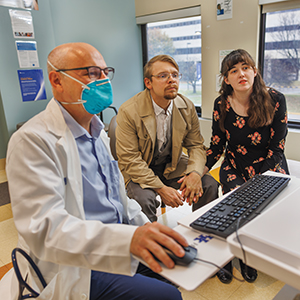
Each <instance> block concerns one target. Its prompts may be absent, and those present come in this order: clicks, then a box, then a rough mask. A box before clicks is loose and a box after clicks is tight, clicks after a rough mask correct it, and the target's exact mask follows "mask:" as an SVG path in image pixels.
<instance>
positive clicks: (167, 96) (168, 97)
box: [164, 90, 178, 100]
mask: <svg viewBox="0 0 300 300" xmlns="http://www.w3.org/2000/svg"><path fill="white" fill-rule="evenodd" d="M177 93H178V91H177V90H176V92H169V93H166V94H165V95H164V98H165V99H166V100H172V99H174V98H176V97H177Z"/></svg>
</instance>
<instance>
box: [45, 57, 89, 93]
mask: <svg viewBox="0 0 300 300" xmlns="http://www.w3.org/2000/svg"><path fill="white" fill-rule="evenodd" d="M47 63H48V64H49V65H50V66H51V67H52V68H53V69H54V70H55V71H57V70H58V69H57V68H55V67H54V66H53V65H52V64H51V62H50V61H49V60H47ZM60 73H63V74H64V75H65V76H67V77H69V78H71V79H73V80H75V81H77V82H78V83H80V84H81V85H82V88H83V89H88V90H90V87H88V86H87V85H86V84H84V83H82V82H81V81H80V80H78V79H76V78H74V77H72V76H71V75H69V74H67V73H65V72H64V71H60Z"/></svg>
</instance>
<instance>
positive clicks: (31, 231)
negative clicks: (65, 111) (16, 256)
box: [6, 99, 149, 300]
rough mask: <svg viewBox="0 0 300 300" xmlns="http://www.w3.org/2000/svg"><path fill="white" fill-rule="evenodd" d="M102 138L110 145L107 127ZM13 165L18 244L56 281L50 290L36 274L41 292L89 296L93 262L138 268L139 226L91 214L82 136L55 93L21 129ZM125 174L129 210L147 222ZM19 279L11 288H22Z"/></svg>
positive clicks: (128, 270)
mask: <svg viewBox="0 0 300 300" xmlns="http://www.w3.org/2000/svg"><path fill="white" fill-rule="evenodd" d="M101 138H102V140H103V141H104V143H105V145H106V147H107V149H108V151H109V153H110V148H109V139H108V137H107V135H106V133H105V132H104V131H103V130H102V132H101ZM6 172H7V177H8V183H9V191H10V196H11V204H12V211H13V216H14V221H15V225H16V228H17V230H18V233H19V242H18V246H19V247H21V248H23V249H24V250H25V251H26V252H27V253H28V254H29V255H30V256H31V257H32V258H33V260H34V261H35V262H36V264H37V265H38V267H39V269H40V270H41V272H42V274H43V276H44V278H45V280H46V282H47V284H48V285H47V287H46V288H45V289H44V290H42V289H41V286H40V285H39V284H38V283H37V281H38V280H37V279H36V278H35V277H34V276H33V274H31V276H30V277H29V282H30V283H31V285H32V287H34V288H36V289H37V291H39V292H41V294H40V296H39V298H38V299H47V300H50V299H53V300H54V299H55V300H57V299H70V300H71V299H72V300H73V299H74V300H75V299H80V300H82V299H89V289H90V273H91V270H98V271H103V272H111V273H118V274H125V275H133V274H134V273H135V271H136V267H137V265H138V262H137V261H136V260H135V259H134V258H133V257H132V256H131V254H130V251H129V249H130V242H131V238H132V236H133V233H134V231H135V230H136V228H137V227H136V226H128V225H125V224H103V223H101V222H99V221H91V220H85V214H84V208H83V192H82V177H81V176H82V175H81V167H80V161H79V154H78V151H77V146H76V142H75V139H74V137H73V135H72V133H71V131H70V130H69V128H68V126H67V125H66V123H65V121H64V118H63V115H62V113H61V110H60V108H59V106H58V104H57V103H56V102H55V100H54V99H52V100H51V101H50V102H49V104H48V105H47V107H46V109H45V110H44V111H43V112H41V113H39V114H38V115H36V116H35V117H33V118H32V119H31V120H30V121H28V122H27V123H25V124H24V125H23V126H22V127H21V128H20V129H19V130H18V131H17V132H16V133H14V134H13V136H12V138H11V140H10V142H9V145H8V152H7V159H6ZM120 178H121V180H120V184H119V185H120V195H121V201H122V204H123V206H124V218H125V219H127V220H128V222H129V223H130V224H133V225H143V224H144V223H146V222H147V221H149V220H148V219H147V217H146V216H145V215H144V214H143V213H142V212H141V208H140V206H139V205H138V203H137V202H136V201H134V200H131V199H128V198H127V196H126V193H125V188H124V182H123V177H122V175H121V173H120ZM20 261H21V259H20ZM13 286H14V287H12V289H11V292H16V291H17V289H16V286H15V285H13ZM13 299H14V298H13Z"/></svg>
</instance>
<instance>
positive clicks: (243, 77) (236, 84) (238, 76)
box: [224, 62, 257, 92]
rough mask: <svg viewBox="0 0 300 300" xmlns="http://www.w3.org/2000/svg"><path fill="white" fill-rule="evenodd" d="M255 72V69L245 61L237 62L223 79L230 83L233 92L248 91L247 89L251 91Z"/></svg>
mask: <svg viewBox="0 0 300 300" xmlns="http://www.w3.org/2000/svg"><path fill="white" fill-rule="evenodd" d="M256 74H257V71H256V69H253V68H252V67H250V66H249V65H248V64H246V63H245V62H239V63H237V64H236V65H234V66H233V67H232V68H231V69H230V70H229V71H228V75H227V77H225V78H224V81H225V83H226V84H228V85H231V87H232V88H233V90H234V91H235V92H248V91H249V90H251V91H252V86H253V82H254V78H255V76H256Z"/></svg>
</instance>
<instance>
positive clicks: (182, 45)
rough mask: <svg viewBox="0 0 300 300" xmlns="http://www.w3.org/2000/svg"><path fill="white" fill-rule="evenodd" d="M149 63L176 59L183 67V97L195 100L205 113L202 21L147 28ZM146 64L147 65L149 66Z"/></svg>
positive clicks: (194, 19) (195, 19)
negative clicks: (155, 58) (154, 59)
mask: <svg viewBox="0 0 300 300" xmlns="http://www.w3.org/2000/svg"><path fill="white" fill-rule="evenodd" d="M144 35H146V38H145V37H144V40H146V43H144V44H146V45H144V47H146V49H143V50H144V52H146V53H147V55H146V57H145V60H146V61H148V60H149V59H151V58H152V57H153V56H155V55H158V54H168V55H170V56H172V57H173V58H174V59H175V60H176V62H177V63H178V65H179V70H180V73H182V79H181V80H180V86H179V93H181V94H183V95H185V96H187V97H188V98H189V99H190V100H192V101H193V102H194V104H195V106H196V108H197V111H198V114H200V113H201V82H202V80H201V17H200V16H197V17H188V18H180V19H174V20H169V21H160V22H151V23H147V24H146V25H145V29H144ZM146 61H145V63H146Z"/></svg>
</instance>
